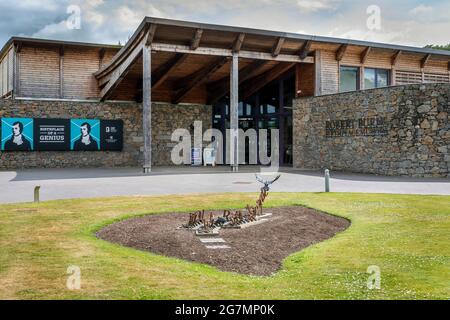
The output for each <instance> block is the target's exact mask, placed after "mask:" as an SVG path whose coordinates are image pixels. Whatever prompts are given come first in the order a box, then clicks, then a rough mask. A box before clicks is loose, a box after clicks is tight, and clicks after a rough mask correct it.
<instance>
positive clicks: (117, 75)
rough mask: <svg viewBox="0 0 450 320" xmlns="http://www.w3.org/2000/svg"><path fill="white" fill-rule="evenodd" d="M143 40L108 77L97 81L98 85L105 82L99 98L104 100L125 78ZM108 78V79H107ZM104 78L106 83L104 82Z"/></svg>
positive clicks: (140, 52) (141, 48) (139, 50)
mask: <svg viewBox="0 0 450 320" xmlns="http://www.w3.org/2000/svg"><path fill="white" fill-rule="evenodd" d="M144 40H146V39H144ZM144 43H145V41H143V42H142V43H141V44H139V45H138V46H137V47H135V48H134V50H133V51H132V52H131V54H130V55H129V56H128V57H127V59H126V60H125V61H124V62H123V63H121V64H120V65H119V66H118V67H117V68H116V69H115V70H114V71H113V72H112V73H111V74H110V76H109V77H105V79H104V80H103V81H102V80H100V81H99V85H100V86H101V85H103V84H106V85H105V87H104V88H103V89H102V90H101V92H100V100H101V101H104V100H106V99H107V98H108V97H109V95H110V94H111V92H112V91H113V90H114V89H115V88H116V87H117V86H118V85H119V84H120V82H121V81H122V80H123V78H125V76H126V75H127V74H128V71H130V68H131V66H132V65H133V64H134V63H135V62H136V60H137V59H138V58H139V57H140V56H141V55H142V50H143V47H144V45H143V44H144ZM107 78H109V80H108V79H107ZM106 80H108V81H107V83H106Z"/></svg>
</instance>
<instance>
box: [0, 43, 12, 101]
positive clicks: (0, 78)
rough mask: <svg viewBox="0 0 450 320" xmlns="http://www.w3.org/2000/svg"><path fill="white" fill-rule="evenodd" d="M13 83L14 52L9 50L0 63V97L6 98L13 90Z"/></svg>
mask: <svg viewBox="0 0 450 320" xmlns="http://www.w3.org/2000/svg"><path fill="white" fill-rule="evenodd" d="M13 83H14V50H13V49H12V48H11V49H9V51H8V53H7V54H5V56H4V57H3V59H2V60H1V61H0V97H4V96H7V95H8V94H10V93H11V91H12V90H13Z"/></svg>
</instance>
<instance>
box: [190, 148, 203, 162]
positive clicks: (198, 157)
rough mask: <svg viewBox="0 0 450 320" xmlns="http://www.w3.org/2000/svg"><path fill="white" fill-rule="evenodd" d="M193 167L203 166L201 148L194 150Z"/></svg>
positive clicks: (192, 155)
mask: <svg viewBox="0 0 450 320" xmlns="http://www.w3.org/2000/svg"><path fill="white" fill-rule="evenodd" d="M191 165H193V166H201V165H202V149H201V148H192V151H191Z"/></svg>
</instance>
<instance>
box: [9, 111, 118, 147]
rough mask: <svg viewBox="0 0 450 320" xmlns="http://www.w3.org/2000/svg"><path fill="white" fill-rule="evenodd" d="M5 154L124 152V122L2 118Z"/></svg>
mask: <svg viewBox="0 0 450 320" xmlns="http://www.w3.org/2000/svg"><path fill="white" fill-rule="evenodd" d="M0 137H1V145H0V149H1V150H2V151H121V150H122V148H123V121H122V120H98V119H41V118H36V119H32V118H2V119H1V126H0Z"/></svg>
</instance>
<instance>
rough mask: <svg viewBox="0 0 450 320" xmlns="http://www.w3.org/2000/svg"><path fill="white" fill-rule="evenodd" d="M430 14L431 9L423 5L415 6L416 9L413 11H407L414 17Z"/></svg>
mask: <svg viewBox="0 0 450 320" xmlns="http://www.w3.org/2000/svg"><path fill="white" fill-rule="evenodd" d="M432 12H433V7H431V6H426V5H423V4H421V5H419V6H417V7H415V8H413V9H411V10H410V11H409V13H410V14H412V15H415V16H416V15H422V14H429V13H432Z"/></svg>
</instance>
